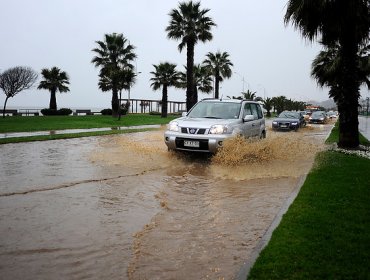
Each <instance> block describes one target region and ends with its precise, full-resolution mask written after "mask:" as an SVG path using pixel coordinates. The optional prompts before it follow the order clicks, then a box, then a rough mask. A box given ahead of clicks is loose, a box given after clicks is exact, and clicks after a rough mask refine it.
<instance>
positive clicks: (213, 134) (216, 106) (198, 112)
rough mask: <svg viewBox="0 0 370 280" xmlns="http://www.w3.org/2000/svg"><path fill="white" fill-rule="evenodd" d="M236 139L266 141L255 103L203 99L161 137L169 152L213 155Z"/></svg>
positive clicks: (171, 125) (261, 119)
mask: <svg viewBox="0 0 370 280" xmlns="http://www.w3.org/2000/svg"><path fill="white" fill-rule="evenodd" d="M235 135H243V136H244V137H246V138H248V137H259V138H265V137H266V127H265V118H264V116H263V112H262V108H261V105H260V104H259V103H258V102H254V101H248V100H239V99H226V100H223V99H204V100H202V101H199V102H198V103H197V104H195V105H194V107H193V108H192V109H191V110H190V111H189V112H188V113H183V116H182V117H181V118H178V119H175V120H173V121H171V122H170V123H169V124H168V125H167V130H166V132H165V133H164V141H165V143H166V145H167V147H168V149H169V150H182V151H194V152H209V153H215V152H216V151H217V149H218V148H219V147H221V146H222V144H223V141H224V140H225V139H227V138H230V137H233V136H235Z"/></svg>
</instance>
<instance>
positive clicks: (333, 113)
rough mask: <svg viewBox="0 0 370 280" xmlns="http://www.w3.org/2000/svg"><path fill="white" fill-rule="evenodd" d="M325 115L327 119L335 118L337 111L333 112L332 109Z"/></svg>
mask: <svg viewBox="0 0 370 280" xmlns="http://www.w3.org/2000/svg"><path fill="white" fill-rule="evenodd" d="M326 116H327V117H328V118H329V119H336V118H337V117H338V113H337V112H334V111H329V112H327V113H326Z"/></svg>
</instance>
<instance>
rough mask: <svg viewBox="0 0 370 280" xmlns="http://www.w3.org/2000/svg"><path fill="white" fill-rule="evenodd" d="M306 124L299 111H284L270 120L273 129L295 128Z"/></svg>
mask: <svg viewBox="0 0 370 280" xmlns="http://www.w3.org/2000/svg"><path fill="white" fill-rule="evenodd" d="M305 125H306V122H305V120H304V117H303V115H302V114H301V112H292V111H284V112H281V113H280V114H279V116H278V117H277V118H275V119H273V121H272V128H273V129H274V130H295V131H297V130H298V129H299V128H300V127H303V126H305Z"/></svg>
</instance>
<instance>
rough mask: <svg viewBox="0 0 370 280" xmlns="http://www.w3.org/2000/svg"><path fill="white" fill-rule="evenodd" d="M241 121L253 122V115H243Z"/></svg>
mask: <svg viewBox="0 0 370 280" xmlns="http://www.w3.org/2000/svg"><path fill="white" fill-rule="evenodd" d="M243 121H244V122H250V121H254V116H253V115H245V117H244V118H243Z"/></svg>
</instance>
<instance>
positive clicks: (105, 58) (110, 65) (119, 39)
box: [91, 33, 136, 116]
mask: <svg viewBox="0 0 370 280" xmlns="http://www.w3.org/2000/svg"><path fill="white" fill-rule="evenodd" d="M96 43H97V44H98V47H97V48H94V49H93V50H92V51H93V52H95V53H96V56H95V57H93V59H92V60H91V62H92V63H93V64H94V65H95V67H100V73H99V77H100V82H99V88H100V89H101V90H102V91H110V90H111V91H112V116H117V115H118V111H119V101H118V91H119V90H120V79H121V71H122V70H133V69H134V66H133V64H132V63H131V62H132V61H133V60H134V59H135V58H136V54H135V53H134V52H133V51H134V49H135V47H134V46H133V45H131V44H130V43H129V41H128V40H127V39H126V38H125V37H123V35H122V34H116V33H112V34H105V37H104V41H96Z"/></svg>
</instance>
